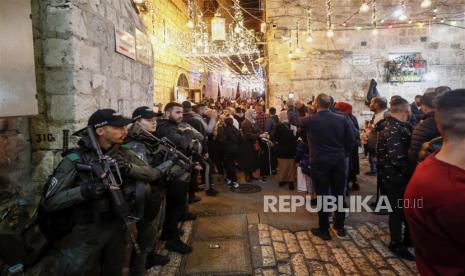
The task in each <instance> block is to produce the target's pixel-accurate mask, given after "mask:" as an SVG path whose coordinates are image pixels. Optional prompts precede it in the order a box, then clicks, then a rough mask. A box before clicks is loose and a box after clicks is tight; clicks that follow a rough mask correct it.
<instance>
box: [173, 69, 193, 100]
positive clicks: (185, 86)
mask: <svg viewBox="0 0 465 276" xmlns="http://www.w3.org/2000/svg"><path fill="white" fill-rule="evenodd" d="M188 98H189V81H188V79H187V76H186V75H185V74H184V73H181V74H180V75H179V77H178V81H177V83H176V86H175V88H174V93H173V100H174V101H176V102H183V101H185V100H188Z"/></svg>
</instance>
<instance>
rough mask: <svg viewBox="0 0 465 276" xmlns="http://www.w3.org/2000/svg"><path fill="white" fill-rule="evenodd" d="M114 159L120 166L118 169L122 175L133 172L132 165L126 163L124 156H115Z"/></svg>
mask: <svg viewBox="0 0 465 276" xmlns="http://www.w3.org/2000/svg"><path fill="white" fill-rule="evenodd" d="M112 157H113V159H114V160H115V161H116V163H117V164H118V168H119V170H120V172H121V174H123V175H125V174H128V173H129V171H131V163H129V162H128V161H126V159H124V157H123V156H121V155H119V154H115V155H114V156H112Z"/></svg>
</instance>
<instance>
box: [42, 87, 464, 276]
mask: <svg viewBox="0 0 465 276" xmlns="http://www.w3.org/2000/svg"><path fill="white" fill-rule="evenodd" d="M370 109H371V110H372V111H373V112H374V115H373V118H372V120H371V121H367V122H364V124H363V126H362V127H361V128H360V126H359V123H358V121H357V118H356V117H355V116H354V114H353V110H352V106H351V105H350V104H349V103H346V102H335V101H334V100H333V98H332V97H331V96H329V95H326V94H320V95H318V96H317V97H316V98H315V99H314V100H313V101H310V102H307V103H306V104H304V103H302V102H301V101H299V100H295V101H294V100H293V99H289V100H288V101H287V102H286V103H284V104H283V105H282V106H281V107H279V108H278V109H276V108H274V107H271V108H269V110H268V112H265V106H264V102H263V100H261V99H250V98H249V99H244V100H241V101H230V100H226V99H221V100H218V101H216V102H215V101H205V102H203V103H198V104H194V103H192V102H190V101H185V102H183V103H177V102H170V103H168V104H167V105H166V106H165V107H164V109H163V111H159V112H158V113H155V112H153V110H152V108H149V107H145V106H143V107H139V108H137V109H136V110H134V112H133V115H132V118H131V119H126V118H124V117H123V116H121V114H118V113H117V112H116V111H114V110H111V109H101V110H98V111H96V112H95V113H94V114H93V115H92V116H91V117H90V118H89V121H88V127H87V128H86V129H85V130H84V131H81V132H79V133H78V134H77V135H79V136H80V141H79V147H78V148H76V149H73V150H71V151H69V152H65V153H64V154H63V156H64V158H63V161H62V162H61V163H60V164H59V166H58V167H57V168H56V169H55V171H54V173H53V174H52V175H51V177H50V178H49V181H48V182H47V185H46V186H45V188H44V195H43V198H42V201H41V210H42V213H41V214H42V218H43V221H44V222H48V223H49V224H50V223H52V224H53V225H54V226H57V225H58V226H60V227H58V228H57V227H55V228H53V229H49V230H50V231H52V232H53V231H54V232H53V233H50V234H51V235H50V236H51V237H53V239H54V242H53V245H54V250H53V254H54V255H53V256H54V258H53V261H52V262H51V264H50V265H48V266H46V267H47V271H46V272H44V275H52V274H53V275H84V274H88V273H90V272H91V270H92V269H93V266H91V265H89V263H94V262H96V261H97V260H99V263H100V266H99V267H100V271H101V273H102V274H104V275H121V273H122V268H123V267H122V266H123V264H124V259H125V258H127V254H123V253H124V252H126V251H125V248H127V245H128V243H129V242H130V241H131V240H132V242H133V244H134V246H133V252H132V254H131V256H132V257H131V270H130V275H144V273H145V271H146V270H147V269H149V268H151V267H152V266H154V265H164V264H166V263H168V261H169V258H168V257H167V256H162V255H157V254H156V253H155V251H154V247H156V244H157V243H158V242H159V241H161V240H165V241H166V243H165V248H166V249H168V250H169V251H173V252H178V253H180V254H189V253H190V252H191V251H192V247H191V246H190V245H188V244H186V243H184V242H183V241H182V240H181V237H182V235H183V231H182V229H179V228H178V224H179V222H181V221H186V220H194V219H195V214H192V213H191V212H189V211H188V209H189V208H188V206H189V204H193V203H195V202H198V201H200V200H201V198H200V197H198V196H197V195H196V193H198V192H201V191H204V192H205V194H206V195H207V196H217V194H218V191H217V189H215V184H218V183H214V182H215V181H214V180H216V181H218V179H221V178H222V179H224V182H225V183H226V185H227V186H228V187H229V189H230V190H231V191H233V192H234V191H236V190H237V189H239V188H240V185H241V183H243V182H249V183H250V182H253V181H259V182H261V183H267V181H268V177H269V176H271V175H276V176H275V177H276V179H277V180H278V186H279V187H287V188H288V189H289V190H294V189H296V188H297V189H299V190H302V191H306V192H307V193H309V194H311V195H312V198H313V200H312V204H315V203H316V198H317V196H325V195H333V196H336V198H338V200H340V198H342V199H343V198H344V197H345V196H347V195H348V194H349V191H350V190H353V191H356V190H359V189H360V188H361V187H360V185H359V183H358V181H357V175H358V174H359V173H360V165H359V163H360V161H359V148H362V149H363V151H364V153H365V155H366V156H367V158H368V161H369V164H370V171H368V172H367V174H368V175H373V176H374V175H376V178H377V185H378V198H380V196H387V198H388V200H389V203H390V204H391V206H392V207H393V211H392V212H390V213H389V229H390V235H391V242H390V245H389V249H390V250H391V251H392V252H393V253H394V254H396V255H397V256H399V257H401V258H405V259H409V260H413V259H415V256H414V255H413V254H412V253H411V251H409V250H408V247H411V246H412V242H413V245H414V246H415V249H416V251H415V252H416V254H415V255H416V259H417V263H418V267H419V270H420V272H421V273H424V274H427V275H429V274H448V273H453V274H461V273H465V260H464V258H465V257H464V255H465V253H464V252H465V241H464V239H463V235H461V230H462V229H463V227H464V225H465V221H464V219H463V215H461V213H460V212H461V211H464V207H463V206H465V205H464V204H463V202H464V201H463V200H464V199H465V186H464V184H465V180H464V179H465V171H464V170H465V154H463V152H464V150H465V132H464V130H465V90H455V91H451V90H450V88H448V87H438V88H435V89H428V90H427V91H426V92H425V93H424V95H421V96H418V97H416V98H415V102H414V103H412V104H411V105H410V104H409V103H408V102H407V100H405V99H404V98H402V97H400V96H393V97H392V98H391V99H390V101H389V102H388V101H387V100H386V99H385V98H383V97H374V98H373V99H371V102H370ZM128 126H129V127H128ZM94 136H95V139H93V138H92V137H94ZM438 149H439V152H437V150H438ZM101 156H103V157H101ZM423 160H424V161H423ZM418 164H420V165H418ZM414 172H415V173H414ZM213 174H218V175H219V176H220V177H212V176H213ZM412 175H413V176H412ZM242 176H243V177H242ZM115 179H116V180H115ZM118 179H119V180H118ZM242 179H243V181H242ZM409 181H410V183H409ZM118 183H119V185H118ZM121 183H124V185H121ZM362 188H363V187H362ZM406 189H407V190H406ZM109 195H111V196H109ZM338 196H340V197H338ZM404 196H405V198H409V199H412V200H413V199H417V198H420V197H421V198H423V203H424V206H422V207H423V208H406V209H403V208H402V207H403V206H404V205H402V204H399V201H401V200H402V199H403V198H404ZM342 201H343V202H342V204H343V205H344V206H346V205H347V204H346V202H345V200H342ZM122 206H126V207H125V208H123V207H122ZM417 207H418V206H417ZM115 210H117V212H115ZM115 213H116V214H120V216H116V215H115ZM60 214H61V217H60ZM63 214H64V215H63ZM121 214H122V217H126V218H131V221H128V220H127V219H126V220H124V221H125V224H127V225H128V226H130V227H129V228H131V229H132V230H133V231H125V230H124V229H122V228H121ZM331 219H332V221H333V223H332V227H333V228H334V232H335V233H336V234H337V235H338V236H345V235H346V231H345V228H344V224H345V219H346V214H345V213H344V212H342V211H340V210H337V211H336V212H334V214H331V213H329V212H325V211H324V210H320V211H319V212H318V222H319V227H318V228H315V229H312V233H313V234H314V235H316V236H318V237H320V238H321V239H323V240H329V239H331V234H330V231H329V230H330V227H331V226H330V225H331V223H330V221H331ZM131 226H132V227H131ZM58 230H59V232H57V231H58ZM438 249H440V250H438ZM115 252H121V253H120V254H114V253H115ZM443 252H452V253H453V254H452V255H453V256H449V255H451V254H448V256H444V255H441V253H443ZM446 258H447V259H446ZM50 273H51V274H50Z"/></svg>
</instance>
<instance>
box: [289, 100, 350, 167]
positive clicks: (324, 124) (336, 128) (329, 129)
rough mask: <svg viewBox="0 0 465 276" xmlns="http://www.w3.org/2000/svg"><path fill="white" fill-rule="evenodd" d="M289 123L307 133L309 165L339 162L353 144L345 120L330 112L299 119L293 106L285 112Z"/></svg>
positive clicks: (320, 112)
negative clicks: (329, 161)
mask: <svg viewBox="0 0 465 276" xmlns="http://www.w3.org/2000/svg"><path fill="white" fill-rule="evenodd" d="M287 114H288V117H289V122H290V123H291V124H293V125H296V126H299V127H302V128H303V129H304V130H305V131H306V132H307V138H308V143H309V148H310V162H311V164H313V163H316V162H319V161H325V162H326V161H328V160H334V161H337V160H340V159H344V158H345V157H347V156H348V154H349V152H350V151H351V150H352V148H353V145H354V143H355V137H354V135H353V132H352V129H351V126H350V125H349V122H348V120H347V119H346V118H344V117H343V116H341V115H339V114H336V113H334V112H332V111H329V110H326V111H319V112H317V113H315V114H313V116H311V117H304V118H299V117H298V114H297V111H296V110H295V108H294V107H293V106H290V107H289V110H288V112H287Z"/></svg>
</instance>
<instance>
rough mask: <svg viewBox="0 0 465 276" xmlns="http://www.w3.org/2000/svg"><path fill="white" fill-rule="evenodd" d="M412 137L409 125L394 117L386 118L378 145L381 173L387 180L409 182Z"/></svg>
mask: <svg viewBox="0 0 465 276" xmlns="http://www.w3.org/2000/svg"><path fill="white" fill-rule="evenodd" d="M380 123H381V122H380ZM411 135H412V128H411V126H410V124H409V123H404V122H401V121H399V120H397V119H395V118H393V117H388V118H386V124H385V127H384V129H382V130H381V131H380V132H379V136H378V145H377V154H378V165H379V169H380V173H381V174H382V177H383V178H385V179H386V180H389V179H397V178H398V177H401V178H402V179H404V180H406V181H407V180H408V178H409V176H410V169H409V160H408V148H409V146H410V138H411ZM405 184H407V183H406V182H405Z"/></svg>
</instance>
